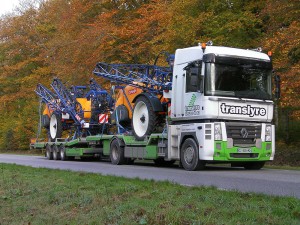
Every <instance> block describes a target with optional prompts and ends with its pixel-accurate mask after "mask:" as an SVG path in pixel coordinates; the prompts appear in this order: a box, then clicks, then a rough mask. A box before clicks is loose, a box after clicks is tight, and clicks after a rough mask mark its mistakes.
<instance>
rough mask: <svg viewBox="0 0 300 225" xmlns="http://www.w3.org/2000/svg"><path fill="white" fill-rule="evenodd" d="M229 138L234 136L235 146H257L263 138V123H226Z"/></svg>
mask: <svg viewBox="0 0 300 225" xmlns="http://www.w3.org/2000/svg"><path fill="white" fill-rule="evenodd" d="M226 132H227V138H232V140H233V146H242V147H244V146H255V143H256V139H260V138H261V124H256V123H255V124H252V123H226Z"/></svg>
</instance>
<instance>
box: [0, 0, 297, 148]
mask: <svg viewBox="0 0 300 225" xmlns="http://www.w3.org/2000/svg"><path fill="white" fill-rule="evenodd" d="M39 2H40V4H39V6H38V7H36V6H35V5H34V4H31V2H30V1H26V2H24V4H23V8H20V9H19V11H18V12H17V13H15V14H9V15H5V16H2V18H1V19H0V113H1V118H2V122H1V130H0V149H27V148H28V143H29V139H30V137H34V136H35V135H36V132H37V127H38V118H39V117H38V110H39V100H38V98H37V97H36V95H35V93H34V89H35V86H36V84H37V83H42V84H44V85H46V86H49V84H50V82H51V80H52V78H53V77H54V76H57V77H59V78H60V79H62V80H63V81H65V82H68V83H67V84H78V85H84V84H87V82H88V80H89V78H90V77H93V75H92V70H93V68H94V66H95V64H96V63H97V62H98V61H105V62H114V63H116V62H122V63H153V61H154V59H155V56H156V55H157V54H158V53H159V52H160V51H162V50H166V51H168V52H174V51H175V49H177V48H183V47H188V46H193V45H197V44H198V42H201V41H202V42H203V41H205V42H206V41H208V40H213V42H214V44H215V45H224V46H232V47H241V48H257V47H259V46H261V47H263V49H264V50H265V51H268V50H271V51H272V52H273V62H274V69H275V71H276V73H277V74H279V75H280V76H281V78H282V99H281V102H280V105H281V107H299V106H300V102H299V90H300V76H299V75H300V74H299V72H300V63H299V60H300V21H299V14H300V5H299V2H298V1H288V2H286V1H283V0H265V1H255V0H247V1H244V0H185V1H183V0H152V1H151V0H130V1H125V0H102V1H101V0H47V1H39ZM101 82H102V83H103V84H104V86H105V85H106V86H107V87H108V85H109V84H108V83H107V81H104V80H102V81H101Z"/></svg>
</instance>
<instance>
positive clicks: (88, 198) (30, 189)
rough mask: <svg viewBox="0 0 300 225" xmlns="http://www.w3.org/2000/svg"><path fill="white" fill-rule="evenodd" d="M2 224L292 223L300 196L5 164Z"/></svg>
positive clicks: (299, 217) (0, 187)
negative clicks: (269, 194) (273, 194)
mask: <svg viewBox="0 0 300 225" xmlns="http://www.w3.org/2000/svg"><path fill="white" fill-rule="evenodd" d="M270 188H272V187H270ZM0 224H1V225H2V224H32V225H33V224H289V225H291V224H300V200H299V199H296V198H292V197H271V196H266V195H261V194H252V193H239V192H234V191H220V190H217V189H216V188H214V187H209V188H206V187H185V186H180V185H177V184H172V183H170V182H156V181H146V180H140V179H125V178H120V177H113V176H102V175H98V174H92V173H83V172H70V171H61V170H50V169H43V168H31V167H25V166H17V165H10V164H0Z"/></svg>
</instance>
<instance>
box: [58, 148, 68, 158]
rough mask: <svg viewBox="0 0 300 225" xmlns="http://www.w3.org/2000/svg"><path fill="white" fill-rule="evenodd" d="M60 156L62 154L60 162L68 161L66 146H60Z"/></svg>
mask: <svg viewBox="0 0 300 225" xmlns="http://www.w3.org/2000/svg"><path fill="white" fill-rule="evenodd" d="M59 154H60V160H62V161H66V160H67V156H66V149H65V146H63V145H60V146H59Z"/></svg>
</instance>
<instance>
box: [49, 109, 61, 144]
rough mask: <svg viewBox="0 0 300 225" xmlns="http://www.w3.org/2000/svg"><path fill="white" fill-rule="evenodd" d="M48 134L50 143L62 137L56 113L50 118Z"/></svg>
mask: <svg viewBox="0 0 300 225" xmlns="http://www.w3.org/2000/svg"><path fill="white" fill-rule="evenodd" d="M49 133H50V139H51V141H55V139H56V138H61V136H62V123H61V116H60V115H58V114H56V113H52V115H51V117H50V126H49Z"/></svg>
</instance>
